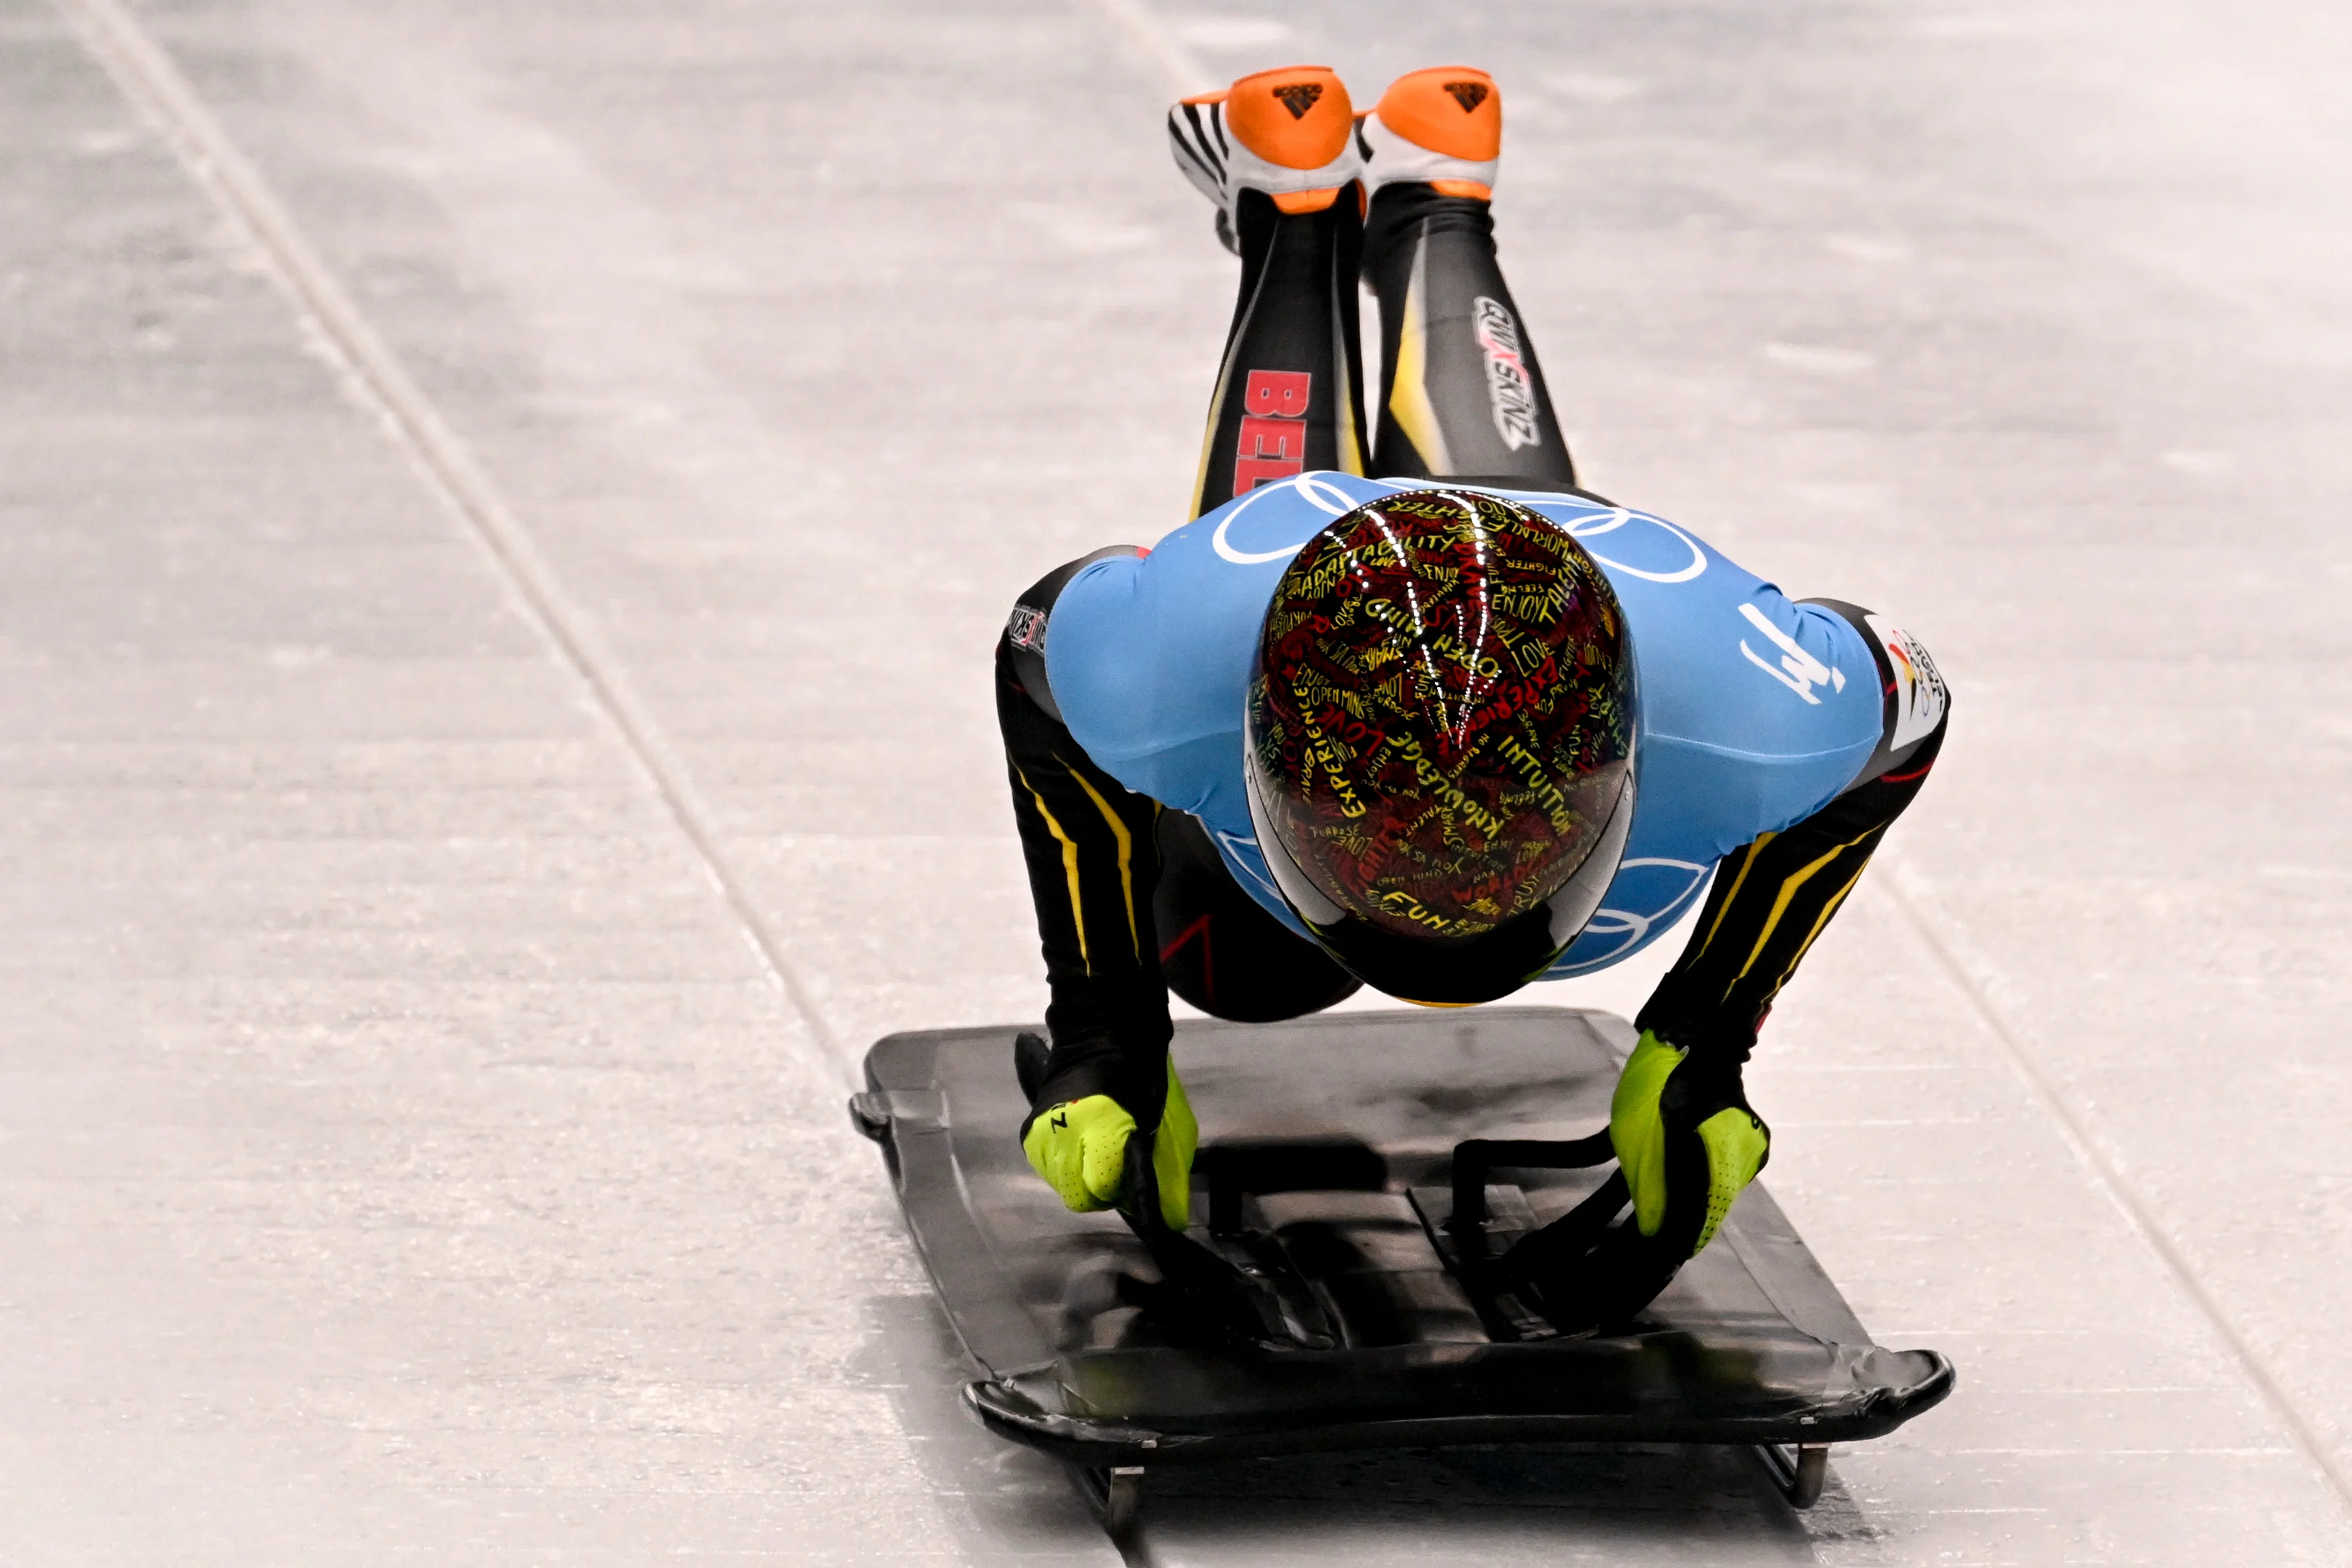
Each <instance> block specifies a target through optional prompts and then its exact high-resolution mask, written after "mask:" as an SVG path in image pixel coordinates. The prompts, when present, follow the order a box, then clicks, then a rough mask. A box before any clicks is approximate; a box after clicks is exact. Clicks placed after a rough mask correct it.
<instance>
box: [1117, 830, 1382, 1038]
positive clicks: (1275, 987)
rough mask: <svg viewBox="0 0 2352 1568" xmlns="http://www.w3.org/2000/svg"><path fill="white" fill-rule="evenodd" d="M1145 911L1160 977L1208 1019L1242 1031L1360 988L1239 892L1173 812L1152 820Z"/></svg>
mask: <svg viewBox="0 0 2352 1568" xmlns="http://www.w3.org/2000/svg"><path fill="white" fill-rule="evenodd" d="M1151 908H1152V924H1153V927H1154V929H1156V930H1157V931H1158V932H1159V933H1160V975H1161V977H1162V978H1163V979H1165V980H1166V981H1167V983H1168V988H1169V989H1170V990H1171V991H1173V992H1175V993H1176V994H1177V995H1179V996H1181V997H1182V998H1184V1000H1185V1001H1187V1002H1190V1003H1191V1004H1192V1005H1193V1006H1195V1007H1198V1008H1199V1009H1201V1011H1202V1012H1203V1013H1206V1014H1208V1015H1209V1016H1212V1017H1215V1018H1231V1019H1233V1020H1234V1021H1235V1022H1236V1023H1244V1024H1267V1023H1272V1022H1274V1021H1275V1020H1276V1019H1278V1018H1297V1017H1301V1016H1305V1015H1307V1014H1308V1013H1319V1012H1321V1011H1322V1010H1323V1009H1324V1008H1326V1007H1328V1006H1329V1005H1331V1004H1333V1003H1334V1002H1337V1001H1339V1000H1340V999H1342V998H1343V997H1346V996H1348V995H1349V994H1353V993H1354V991H1355V990H1356V988H1357V987H1358V986H1359V985H1360V984H1362V983H1361V982H1360V981H1359V980H1358V979H1357V978H1356V977H1355V976H1354V975H1352V974H1350V973H1348V972H1347V971H1346V970H1344V969H1342V968H1340V967H1339V964H1337V963H1334V962H1332V960H1331V958H1330V956H1329V955H1328V954H1327V953H1326V952H1324V951H1323V950H1322V949H1321V948H1319V947H1317V946H1316V945H1315V944H1314V943H1313V942H1308V941H1307V940H1306V939H1305V938H1303V937H1299V936H1295V935H1293V934H1292V933H1291V932H1290V931H1288V930H1287V929H1286V928H1285V927H1284V925H1283V924H1282V922H1281V921H1277V920H1276V919H1275V918H1274V917H1273V916H1272V915H1270V914H1267V913H1266V912H1265V910H1263V909H1261V908H1260V907H1259V906H1258V902H1257V900H1255V899H1253V898H1251V897H1250V896H1249V894H1247V893H1245V892H1244V891H1243V890H1242V886H1241V884H1240V883H1238V882H1236V881H1234V876H1233V873H1232V872H1231V871H1229V870H1227V869H1226V868H1225V863H1224V861H1223V858H1221V857H1219V855H1218V854H1217V851H1216V847H1215V846H1213V845H1212V844H1211V843H1210V842H1209V836H1208V834H1207V833H1206V832H1205V831H1204V830H1202V826H1201V825H1200V823H1199V822H1198V821H1197V820H1196V819H1194V818H1193V817H1192V816H1188V815H1186V814H1185V813H1183V812H1181V811H1164V812H1161V813H1160V882H1159V886H1158V887H1156V888H1155V889H1153V890H1152V895H1151Z"/></svg>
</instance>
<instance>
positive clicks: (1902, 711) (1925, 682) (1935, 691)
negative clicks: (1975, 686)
mask: <svg viewBox="0 0 2352 1568" xmlns="http://www.w3.org/2000/svg"><path fill="white" fill-rule="evenodd" d="M1804 603H1806V604H1808V605H1818V606H1820V607H1821V608H1822V609H1824V610H1828V611H1829V612H1831V613H1832V615H1835V616H1839V617H1840V618H1842V619H1843V620H1844V621H1846V622H1847V623H1848V624H1849V625H1851V626H1853V629H1854V630H1855V631H1856V632H1859V633H1860V634H1861V635H1862V640H1863V642H1864V644H1865V645H1866V646H1867V647H1869V649H1870V657H1871V658H1872V660H1873V661H1874V663H1875V664H1876V665H1877V667H1878V684H1879V689H1880V690H1881V691H1882V692H1883V693H1885V705H1884V709H1883V714H1884V719H1883V726H1884V727H1883V728H1882V730H1881V731H1880V734H1879V739H1878V745H1877V747H1876V748H1875V749H1874V750H1873V751H1872V752H1871V753H1870V759H1869V761H1867V762H1865V763H1863V765H1862V767H1861V769H1860V770H1859V771H1857V772H1856V773H1855V774H1854V777H1853V784H1850V785H1848V786H1847V787H1848V788H1850V789H1851V788H1858V787H1859V786H1861V785H1863V784H1868V783H1871V782H1873V781H1882V782H1885V783H1888V784H1907V783H1915V782H1916V780H1917V779H1918V778H1919V777H1921V776H1923V775H1924V774H1925V773H1926V772H1927V769H1928V768H1929V767H1931V766H1933V765H1934V763H1935V760H1936V753H1937V751H1938V750H1939V749H1941V747H1942V745H1943V742H1944V729H1945V724H1946V721H1947V720H1948V718H1949V716H1950V713H1951V706H1952V693H1951V688H1950V687H1949V686H1948V684H1947V683H1946V682H1945V679H1944V677H1943V673H1942V671H1940V670H1938V669H1937V668H1936V661H1935V658H1933V657H1932V656H1931V655H1929V653H1928V652H1927V646H1926V645H1925V644H1924V643H1922V642H1920V640H1919V639H1918V638H1917V637H1913V636H1912V635H1911V634H1910V633H1909V632H1906V631H1905V630H1904V629H1903V628H1902V627H1901V626H1897V625H1895V622H1894V621H1893V620H1891V619H1889V618H1888V617H1887V616H1882V615H1879V614H1877V613H1876V612H1874V611H1871V610H1865V609H1864V608H1863V607H1862V606H1861V605H1850V604H1847V603H1846V602H1844V601H1843V600H1842V599H1807V600H1805V601H1804Z"/></svg>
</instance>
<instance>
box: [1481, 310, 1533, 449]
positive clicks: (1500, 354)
mask: <svg viewBox="0 0 2352 1568" xmlns="http://www.w3.org/2000/svg"><path fill="white" fill-rule="evenodd" d="M1471 321H1472V322H1473V323H1474V325H1475V330H1476V331H1477V335H1478V347H1479V349H1480V351H1481V352H1482V353H1485V354H1486V402H1487V405H1488V406H1489V407H1491V408H1492V409H1493V410H1494V415H1495V433H1496V435H1498V436H1500V437H1502V438H1503V445H1504V446H1506V447H1509V448H1510V449H1511V450H1512V451H1514V452H1516V451H1517V450H1518V449H1519V448H1520V447H1540V446H1542V445H1543V437H1542V435H1541V433H1540V432H1538V430H1537V429H1536V380H1535V377H1534V376H1532V375H1529V374H1528V360H1527V351H1526V350H1525V349H1523V348H1522V347H1521V346H1520V342H1519V323H1518V322H1517V321H1516V320H1515V319H1513V317H1512V315H1511V310H1510V307H1509V306H1507V305H1506V304H1504V303H1503V302H1502V301H1501V300H1489V299H1488V298H1486V295H1484V294H1481V295H1479V296H1478V300H1477V303H1476V305H1475V306H1474V307H1473V309H1472V313H1471Z"/></svg>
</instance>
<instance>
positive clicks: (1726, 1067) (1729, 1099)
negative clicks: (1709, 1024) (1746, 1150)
mask: <svg viewBox="0 0 2352 1568" xmlns="http://www.w3.org/2000/svg"><path fill="white" fill-rule="evenodd" d="M1658 1037H1659V1038H1660V1039H1662V1040H1664V1041H1666V1042H1667V1043H1668V1044H1669V1045H1675V1046H1682V1047H1683V1049H1684V1050H1685V1052H1687V1053H1688V1054H1686V1055H1685V1057H1684V1058H1683V1059H1682V1063H1681V1065H1680V1066H1678V1067H1676V1068H1675V1070H1674V1073H1673V1074H1672V1076H1670V1077H1669V1078H1668V1079H1666V1087H1665V1089H1664V1091H1662V1092H1661V1093H1660V1094H1659V1096H1658V1110H1659V1111H1660V1112H1661V1113H1662V1114H1663V1115H1664V1117H1665V1119H1666V1121H1667V1122H1668V1123H1669V1125H1673V1126H1678V1127H1684V1128H1690V1127H1696V1126H1697V1125H1698V1124H1699V1123H1700V1122H1702V1121H1706V1119H1707V1118H1708V1117H1710V1116H1713V1115H1714V1114H1715V1113H1716V1112H1717V1111H1718V1110H1725V1109H1727V1108H1728V1107H1730V1106H1735V1105H1736V1106H1738V1108H1739V1109H1740V1110H1745V1111H1747V1112H1748V1114H1749V1115H1751V1116H1753V1115H1754V1114H1755V1113H1756V1112H1755V1108H1754V1107H1752V1106H1750V1105H1749V1104H1748V1086H1747V1084H1746V1082H1745V1081H1744V1080H1743V1075H1742V1073H1741V1071H1740V1069H1741V1068H1742V1067H1743V1066H1745V1064H1746V1063H1747V1060H1748V1053H1747V1051H1746V1050H1744V1049H1740V1050H1727V1049H1725V1048H1723V1047H1720V1046H1717V1047H1715V1048H1713V1049H1706V1048H1702V1047H1695V1046H1685V1045H1684V1044H1683V1042H1682V1041H1681V1040H1679V1039H1676V1038H1675V1037H1672V1036H1670V1035H1666V1034H1664V1033H1663V1032H1659V1034H1658Z"/></svg>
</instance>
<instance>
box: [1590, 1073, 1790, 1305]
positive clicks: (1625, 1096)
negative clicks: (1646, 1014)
mask: <svg viewBox="0 0 2352 1568" xmlns="http://www.w3.org/2000/svg"><path fill="white" fill-rule="evenodd" d="M1689 1056H1690V1053H1689V1052H1688V1051H1686V1050H1685V1049H1684V1048H1683V1047H1680V1046H1675V1045H1669V1044H1668V1043H1667V1042H1665V1041H1664V1040H1662V1039H1660V1038H1658V1037H1657V1036H1656V1035H1654V1034H1653V1033H1651V1032H1650V1031H1649V1030H1647V1029H1644V1030H1643V1031H1642V1039H1641V1043H1640V1044H1638V1045H1636V1046H1635V1047H1633V1057H1632V1058H1631V1059H1629V1060H1628V1061H1627V1062H1626V1063H1625V1070H1624V1072H1623V1073H1622V1075H1621V1076H1620V1077H1619V1078H1618V1079H1617V1093H1616V1095H1615V1097H1614V1098H1613V1099H1612V1100H1611V1101H1610V1105H1609V1142H1610V1143H1611V1144H1612V1146H1613V1147H1614V1148H1615V1149H1616V1151H1617V1164H1618V1168H1619V1169H1621V1170H1622V1171H1623V1172H1624V1173H1625V1184H1626V1185H1627V1186H1628V1187H1629V1188H1631V1189H1632V1191H1633V1224H1634V1226H1635V1227H1636V1228H1637V1229H1639V1230H1640V1231H1641V1233H1642V1234H1643V1236H1657V1235H1659V1234H1661V1233H1662V1232H1665V1233H1668V1234H1671V1235H1673V1236H1676V1237H1679V1236H1681V1235H1683V1234H1685V1233H1687V1234H1688V1235H1690V1236H1691V1237H1692V1241H1691V1244H1690V1256H1692V1257H1693V1258H1696V1257H1697V1256H1698V1255H1699V1252H1700V1250H1701V1249H1702V1248H1704V1247H1706V1244H1707V1243H1708V1242H1710V1241H1712V1240H1714V1239H1715V1233H1716V1231H1717V1228H1719V1227H1720V1226H1722V1224H1723V1219H1724V1216H1725V1215H1727V1214H1729V1213H1730V1212H1731V1205H1732V1202H1733V1200H1735V1199H1737V1198H1738V1196H1739V1194H1740V1193H1741V1192H1742V1191H1743V1190H1745V1188H1746V1187H1747V1185H1748V1183H1750V1182H1752V1181H1754V1180H1755V1179H1756V1173H1757V1172H1759V1171H1760V1170H1762V1169H1763V1168H1764V1162H1765V1161H1766V1160H1767V1159H1768V1158H1769V1157H1770V1154H1771V1150H1772V1131H1771V1129H1769V1128H1768V1127H1766V1126H1765V1125H1764V1121H1763V1118H1761V1117H1759V1116H1758V1115H1757V1114H1756V1112H1755V1111H1754V1110H1750V1109H1749V1108H1748V1097H1747V1093H1746V1091H1745V1090H1744V1089H1742V1088H1741V1086H1740V1082H1739V1069H1738V1066H1737V1065H1734V1066H1733V1067H1732V1068H1730V1070H1729V1071H1728V1072H1725V1071H1722V1070H1720V1069H1717V1070H1716V1071H1713V1072H1708V1073H1701V1072H1699V1071H1698V1070H1697V1069H1696V1068H1695V1069H1693V1071H1691V1072H1687V1073H1683V1074H1680V1075H1677V1074H1676V1072H1675V1069H1676V1068H1680V1067H1681V1066H1682V1065H1683V1063H1684V1062H1685V1060H1687V1059H1688V1058H1689ZM1701 1160H1704V1162H1705V1163H1704V1166H1702V1165H1701V1163H1700V1162H1701ZM1702 1186H1704V1189H1705V1190H1704V1194H1702V1192H1701V1188H1702ZM1702 1201H1703V1206H1702Z"/></svg>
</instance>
